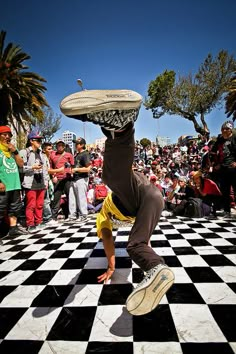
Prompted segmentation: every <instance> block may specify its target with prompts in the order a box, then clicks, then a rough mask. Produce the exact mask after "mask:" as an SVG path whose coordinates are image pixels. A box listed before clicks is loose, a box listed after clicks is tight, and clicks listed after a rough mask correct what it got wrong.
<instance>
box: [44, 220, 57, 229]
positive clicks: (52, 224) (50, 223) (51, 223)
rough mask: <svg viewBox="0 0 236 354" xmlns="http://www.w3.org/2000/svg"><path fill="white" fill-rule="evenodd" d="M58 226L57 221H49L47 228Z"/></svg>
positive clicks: (46, 224)
mask: <svg viewBox="0 0 236 354" xmlns="http://www.w3.org/2000/svg"><path fill="white" fill-rule="evenodd" d="M56 225H58V221H57V220H55V219H51V220H49V221H48V222H46V223H45V227H47V226H56Z"/></svg>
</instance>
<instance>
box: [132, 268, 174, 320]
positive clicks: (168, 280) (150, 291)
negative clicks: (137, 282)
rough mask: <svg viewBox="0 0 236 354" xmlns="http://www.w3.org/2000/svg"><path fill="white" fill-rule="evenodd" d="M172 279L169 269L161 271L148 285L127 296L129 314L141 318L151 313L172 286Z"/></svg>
mask: <svg viewBox="0 0 236 354" xmlns="http://www.w3.org/2000/svg"><path fill="white" fill-rule="evenodd" d="M174 279H175V276H174V273H173V272H172V271H171V270H170V269H169V268H165V269H161V270H160V271H159V273H157V274H156V276H155V278H154V279H153V281H152V282H151V283H150V284H148V285H147V286H146V287H145V288H141V289H138V290H137V291H136V292H133V293H131V294H130V295H129V297H128V299H127V301H126V307H127V310H128V311H129V313H131V314H132V315H135V316H141V315H145V314H146V313H149V312H151V311H153V310H154V309H155V308H156V307H157V306H158V304H159V303H160V301H161V299H162V297H163V296H164V295H165V293H166V292H167V291H168V290H169V288H170V287H171V286H172V285H173V283H174Z"/></svg>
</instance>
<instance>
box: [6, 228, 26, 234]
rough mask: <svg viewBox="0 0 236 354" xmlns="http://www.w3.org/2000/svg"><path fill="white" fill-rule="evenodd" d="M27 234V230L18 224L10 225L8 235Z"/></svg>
mask: <svg viewBox="0 0 236 354" xmlns="http://www.w3.org/2000/svg"><path fill="white" fill-rule="evenodd" d="M25 234H27V230H23V229H21V228H20V227H18V226H13V227H10V229H9V232H8V236H20V235H25Z"/></svg>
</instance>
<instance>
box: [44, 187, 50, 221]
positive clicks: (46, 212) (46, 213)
mask: <svg viewBox="0 0 236 354" xmlns="http://www.w3.org/2000/svg"><path fill="white" fill-rule="evenodd" d="M50 203H51V200H50V198H49V192H48V189H46V190H45V196H44V203H43V222H48V221H50V220H51V219H52V211H51V207H50Z"/></svg>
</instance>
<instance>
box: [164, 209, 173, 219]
mask: <svg viewBox="0 0 236 354" xmlns="http://www.w3.org/2000/svg"><path fill="white" fill-rule="evenodd" d="M172 215H173V212H172V211H168V210H163V212H162V213H161V216H164V217H165V216H172Z"/></svg>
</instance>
